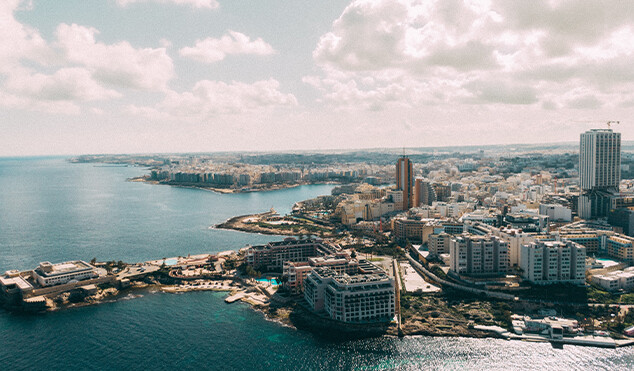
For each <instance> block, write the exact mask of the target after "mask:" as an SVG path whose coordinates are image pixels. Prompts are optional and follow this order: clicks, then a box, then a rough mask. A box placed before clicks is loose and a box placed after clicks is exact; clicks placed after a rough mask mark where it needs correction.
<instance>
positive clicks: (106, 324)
mask: <svg viewBox="0 0 634 371" xmlns="http://www.w3.org/2000/svg"><path fill="white" fill-rule="evenodd" d="M143 172H144V170H143V169H139V168H126V167H123V168H120V167H108V168H105V167H94V166H92V165H90V164H68V163H65V162H64V161H63V159H57V158H35V159H0V271H4V270H6V269H10V268H18V269H29V268H33V267H34V266H35V265H36V264H37V263H38V262H40V261H43V260H50V261H52V262H57V261H63V260H68V259H86V260H89V259H91V258H93V257H97V258H98V259H100V260H106V259H110V260H111V259H115V260H120V259H121V260H125V261H130V262H136V261H145V260H150V259H162V258H164V257H171V256H179V255H180V256H182V255H186V254H190V253H191V254H196V253H204V252H214V251H222V250H228V249H236V248H239V247H242V246H244V245H245V244H253V243H264V242H267V241H270V240H274V239H276V237H271V236H261V235H253V234H247V233H241V232H233V231H221V230H215V229H209V226H211V225H213V224H216V223H218V222H220V221H223V220H226V219H227V218H229V217H231V216H234V215H237V214H247V213H254V212H259V211H266V210H268V209H269V208H270V207H271V206H273V207H275V208H276V210H278V211H282V212H285V211H288V210H290V208H291V206H292V204H293V203H294V202H295V201H299V200H302V199H305V198H309V197H314V196H316V195H319V194H327V193H329V190H330V186H308V187H298V188H293V189H289V190H282V191H275V192H263V193H249V194H239V195H219V194H215V193H212V192H206V191H201V190H195V189H184V188H175V187H167V186H153V185H149V184H143V183H131V182H126V181H125V179H126V178H128V177H132V176H136V175H140V174H142V173H143ZM141 295H142V296H141ZM141 295H137V296H135V297H132V296H128V297H126V298H125V299H122V300H118V301H115V302H110V303H105V304H102V305H98V306H90V307H81V308H71V309H69V310H63V311H58V312H52V313H46V314H42V315H21V314H13V313H7V312H2V311H0V370H2V371H4V370H86V369H88V370H286V369H303V370H322V369H323V370H348V369H355V370H387V369H412V370H418V369H426V370H428V369H465V370H471V369H487V370H488V369H497V370H518V369H544V370H553V369H565V370H575V369H577V370H586V369H592V370H595V369H605V370H628V369H633V368H634V348H624V349H617V350H611V349H596V348H583V347H572V346H566V347H565V348H564V349H563V350H557V349H553V348H552V347H551V346H550V345H549V344H534V343H524V342H509V341H503V340H493V339H485V340H479V339H464V338H429V337H409V338H405V339H395V338H388V337H385V338H377V339H367V340H354V341H350V340H343V339H336V338H335V339H333V337H332V336H334V335H330V336H328V337H323V336H317V335H313V334H310V333H307V332H304V331H297V330H293V329H289V328H286V327H283V326H280V325H278V324H277V323H274V322H270V321H267V320H265V319H264V317H263V316H262V315H261V314H260V313H258V312H255V311H253V310H251V308H250V307H249V306H247V305H244V304H242V303H235V304H231V305H227V304H225V303H224V301H223V299H224V297H225V294H223V293H213V292H192V293H186V294H164V293H160V292H145V293H142V294H141ZM126 299H131V300H126Z"/></svg>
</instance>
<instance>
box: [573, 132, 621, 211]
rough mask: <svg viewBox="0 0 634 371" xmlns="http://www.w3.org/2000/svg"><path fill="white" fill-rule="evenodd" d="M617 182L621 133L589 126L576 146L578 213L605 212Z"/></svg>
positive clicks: (617, 186)
mask: <svg viewBox="0 0 634 371" xmlns="http://www.w3.org/2000/svg"><path fill="white" fill-rule="evenodd" d="M620 182H621V133H615V132H613V131H612V129H592V130H589V131H586V132H585V133H582V134H581V140H580V146H579V183H580V185H581V195H580V197H579V215H580V216H581V217H582V218H584V219H594V218H600V217H605V216H607V214H608V212H609V210H610V198H611V196H614V195H616V194H617V193H618V191H619V183H620Z"/></svg>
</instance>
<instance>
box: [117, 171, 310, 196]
mask: <svg viewBox="0 0 634 371" xmlns="http://www.w3.org/2000/svg"><path fill="white" fill-rule="evenodd" d="M127 180H128V181H129V182H143V183H149V184H162V185H170V186H174V187H182V188H197V189H203V190H207V191H212V192H215V193H221V194H230V193H250V192H268V191H277V190H281V189H288V188H295V187H299V186H302V185H308V184H312V183H293V184H285V183H282V184H270V185H261V186H257V187H250V188H219V187H213V186H210V185H206V184H200V183H183V182H173V181H163V180H152V179H150V178H149V177H148V176H147V175H144V176H138V177H134V178H129V179H127Z"/></svg>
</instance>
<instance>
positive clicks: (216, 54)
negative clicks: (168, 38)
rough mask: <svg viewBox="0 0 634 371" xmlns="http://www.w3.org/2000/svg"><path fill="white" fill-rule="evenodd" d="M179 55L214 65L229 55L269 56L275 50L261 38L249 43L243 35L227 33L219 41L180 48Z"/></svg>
mask: <svg viewBox="0 0 634 371" xmlns="http://www.w3.org/2000/svg"><path fill="white" fill-rule="evenodd" d="M179 53H180V55H181V56H183V57H187V58H191V59H194V60H196V61H199V62H204V63H214V62H218V61H221V60H223V59H225V57H226V56H227V55H230V54H255V55H269V54H273V53H275V50H274V49H273V47H272V46H271V45H269V44H267V43H266V42H265V41H264V40H262V39H261V38H257V39H255V40H253V41H251V39H250V38H249V37H248V36H247V35H245V34H242V33H240V32H236V31H229V32H228V34H227V35H224V36H222V37H221V38H220V39H214V38H206V39H204V40H198V41H196V44H195V45H194V46H193V47H185V48H182V49H181V50H180V51H179Z"/></svg>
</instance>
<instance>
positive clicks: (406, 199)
mask: <svg viewBox="0 0 634 371" xmlns="http://www.w3.org/2000/svg"><path fill="white" fill-rule="evenodd" d="M413 182H414V168H413V165H412V162H411V161H410V160H409V158H407V157H405V156H403V157H401V158H399V159H398V161H397V162H396V189H397V190H399V191H403V210H408V209H409V208H411V207H412V204H413V202H414V197H413V196H414V195H413V192H412V189H413V186H414V184H413Z"/></svg>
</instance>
